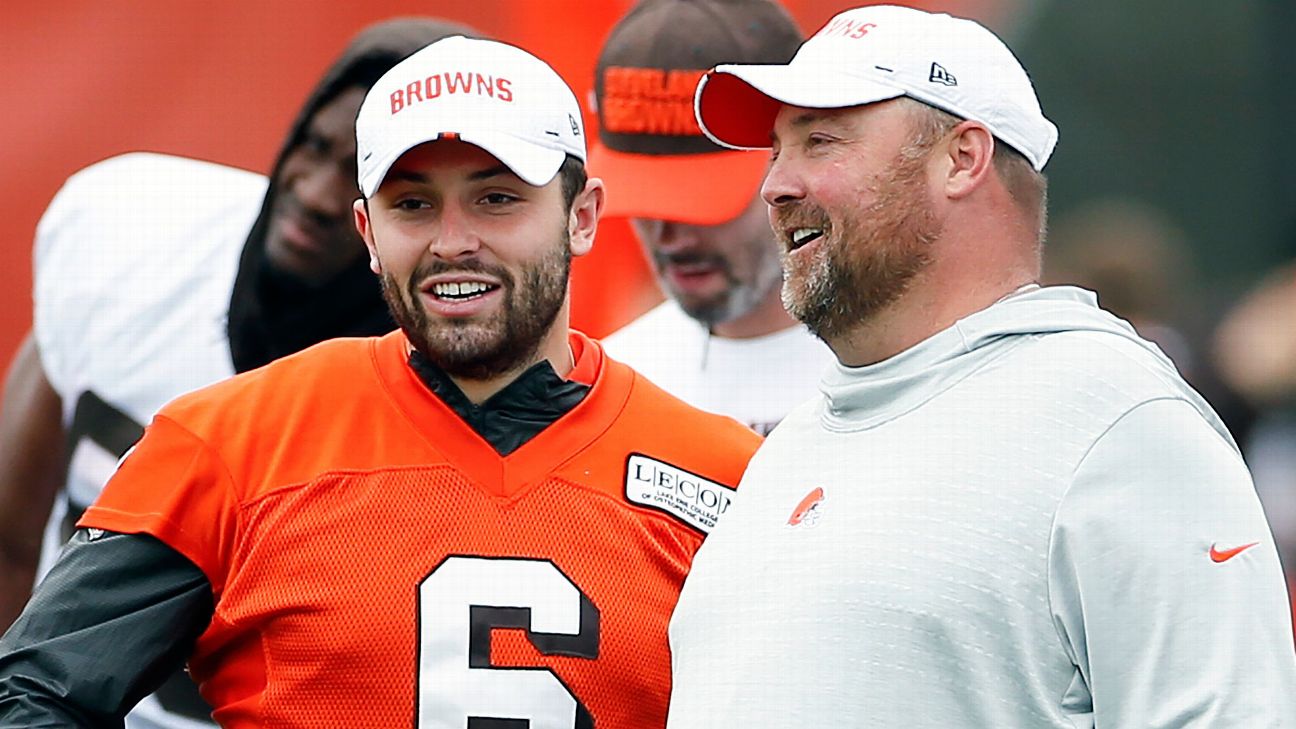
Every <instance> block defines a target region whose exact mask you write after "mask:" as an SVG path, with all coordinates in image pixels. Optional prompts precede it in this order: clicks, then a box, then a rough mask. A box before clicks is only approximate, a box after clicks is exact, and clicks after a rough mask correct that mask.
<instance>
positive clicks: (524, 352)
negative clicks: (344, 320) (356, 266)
mask: <svg viewBox="0 0 1296 729" xmlns="http://www.w3.org/2000/svg"><path fill="white" fill-rule="evenodd" d="M451 272H453V273H484V274H487V275H489V276H492V277H493V278H495V279H496V280H498V281H499V282H500V288H501V291H502V294H503V301H502V302H501V305H500V306H499V308H498V309H497V310H496V311H495V312H494V313H493V314H491V315H490V316H489V317H488V318H487V319H485V320H474V319H443V318H437V317H431V316H429V315H428V313H427V310H426V309H425V308H424V307H423V306H422V304H421V303H419V302H420V301H421V298H422V295H423V294H422V282H423V281H426V280H427V279H428V277H430V276H435V275H437V274H442V273H451ZM570 273H571V248H570V246H569V236H568V234H567V231H566V229H564V230H563V232H562V234H561V236H560V237H559V238H558V239H557V241H556V243H555V245H553V246H551V247H550V248H549V249H547V251H546V252H545V253H544V254H543V255H542V256H541V257H540V258H539V259H538V260H536V261H534V262H532V263H530V264H528V265H526V266H524V267H523V268H522V270H521V274H520V276H514V275H513V273H511V272H510V271H509V270H508V269H506V268H504V267H503V266H498V265H492V264H487V263H484V262H482V261H479V260H477V259H468V260H464V261H458V262H448V261H442V260H433V261H428V262H425V263H422V264H420V265H419V266H418V267H417V268H416V269H415V270H414V273H413V274H412V275H411V276H410V278H409V281H408V282H407V283H406V285H405V287H404V288H402V287H401V285H400V283H399V282H398V281H397V280H396V279H395V278H394V277H393V276H392V275H391V274H389V273H384V274H383V276H382V288H383V297H384V298H385V299H386V300H387V306H388V307H389V308H390V309H391V312H392V318H394V319H395V320H396V323H397V324H398V325H400V328H401V329H402V330H403V331H404V332H405V336H406V337H407V338H408V339H409V341H410V344H411V345H412V346H413V347H414V348H415V349H416V350H418V351H419V352H421V353H422V354H423V356H425V357H427V358H428V360H429V361H431V362H432V363H433V364H435V365H436V366H437V367H439V368H441V369H442V370H443V371H444V372H446V373H447V374H449V375H450V376H451V377H456V378H459V379H464V380H474V381H485V380H491V379H494V378H496V377H499V376H500V375H504V374H506V373H509V372H513V371H517V370H519V369H523V368H525V367H527V366H530V365H531V364H533V363H534V361H535V359H536V355H537V352H539V349H540V345H541V343H542V342H543V341H544V338H545V336H546V335H547V334H548V333H549V330H550V329H551V328H552V327H553V323H554V321H555V320H556V319H557V318H558V312H559V311H561V310H562V306H563V303H564V302H565V301H566V298H567V282H568V279H569V276H570Z"/></svg>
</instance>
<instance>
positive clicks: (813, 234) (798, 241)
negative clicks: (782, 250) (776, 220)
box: [792, 228, 823, 246]
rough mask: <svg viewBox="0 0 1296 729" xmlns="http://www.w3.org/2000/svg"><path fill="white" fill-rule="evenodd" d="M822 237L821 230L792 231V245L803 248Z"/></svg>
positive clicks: (803, 229)
mask: <svg viewBox="0 0 1296 729" xmlns="http://www.w3.org/2000/svg"><path fill="white" fill-rule="evenodd" d="M821 235H823V228H797V229H796V230H794V231H792V245H794V246H803V245H805V244H806V243H809V242H810V241H812V240H814V239H815V238H818V237H819V236H821Z"/></svg>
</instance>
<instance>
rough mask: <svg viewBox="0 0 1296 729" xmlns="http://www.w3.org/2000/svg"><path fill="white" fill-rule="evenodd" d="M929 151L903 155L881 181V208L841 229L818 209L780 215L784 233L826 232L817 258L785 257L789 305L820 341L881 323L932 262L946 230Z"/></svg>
mask: <svg viewBox="0 0 1296 729" xmlns="http://www.w3.org/2000/svg"><path fill="white" fill-rule="evenodd" d="M925 152H926V150H925V149H921V148H906V149H905V150H902V151H901V152H900V154H899V155H898V156H897V158H896V161H895V163H894V165H893V167H892V169H893V172H892V174H891V175H890V176H889V177H887V178H885V179H881V178H880V179H878V180H876V181H875V182H874V184H873V186H872V187H873V190H872V192H873V197H874V201H873V204H872V205H870V206H869V207H868V208H866V209H864V210H860V211H858V212H856V211H848V212H846V213H844V214H843V215H842V222H841V225H840V226H836V227H834V226H833V225H832V223H831V221H830V218H829V216H828V213H827V212H826V211H825V210H824V209H822V208H820V207H818V206H817V205H813V204H811V203H801V204H798V205H789V206H787V207H785V208H781V209H779V210H778V213H777V220H776V228H777V229H778V230H793V229H796V228H799V227H821V228H823V229H824V240H823V241H822V242H820V243H819V245H818V248H817V250H815V251H814V252H813V254H812V257H809V258H806V257H805V256H800V257H794V256H793V255H792V254H791V253H788V252H787V251H784V253H783V269H784V283H783V305H784V307H786V308H787V310H788V312H789V313H791V314H792V316H794V317H796V318H797V319H799V320H801V321H802V322H804V323H805V325H806V327H807V328H809V329H810V331H811V332H812V333H814V334H815V336H817V337H819V338H820V339H823V340H824V341H831V340H834V339H838V338H840V337H842V336H843V335H846V334H848V333H849V332H850V331H851V330H852V329H854V328H855V327H857V326H858V325H859V324H861V323H863V322H865V321H867V320H869V319H871V318H872V317H874V316H876V315H877V313H878V312H880V311H882V310H883V309H885V308H886V307H888V306H890V305H891V304H892V303H894V302H895V301H896V300H898V299H899V298H900V297H901V296H902V295H903V294H904V293H905V291H907V290H908V288H909V286H910V284H911V283H912V282H913V279H914V277H915V276H917V275H918V273H919V272H921V271H922V270H923V269H924V268H926V267H927V266H928V264H930V263H931V257H930V254H929V249H930V247H931V244H932V243H933V242H934V241H935V240H936V239H937V238H938V237H939V236H940V234H941V223H940V221H939V220H937V219H936V215H935V213H934V211H933V210H932V206H931V203H930V201H929V200H928V199H927V183H926V178H925V177H924V168H925V166H926V155H925ZM798 258H802V259H805V260H798Z"/></svg>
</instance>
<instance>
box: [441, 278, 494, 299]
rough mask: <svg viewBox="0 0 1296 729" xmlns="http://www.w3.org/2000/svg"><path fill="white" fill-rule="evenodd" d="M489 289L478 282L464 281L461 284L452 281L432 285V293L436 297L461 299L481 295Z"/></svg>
mask: <svg viewBox="0 0 1296 729" xmlns="http://www.w3.org/2000/svg"><path fill="white" fill-rule="evenodd" d="M490 288H491V287H490V286H489V285H487V284H484V283H481V282H480V281H464V282H462V283H461V282H457V281H452V282H450V283H438V284H432V293H434V294H436V295H437V296H449V297H460V298H462V297H466V296H476V295H477V294H483V293H485V292H486V291H488V290H489V289H490Z"/></svg>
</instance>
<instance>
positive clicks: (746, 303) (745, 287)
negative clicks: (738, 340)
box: [653, 236, 783, 327]
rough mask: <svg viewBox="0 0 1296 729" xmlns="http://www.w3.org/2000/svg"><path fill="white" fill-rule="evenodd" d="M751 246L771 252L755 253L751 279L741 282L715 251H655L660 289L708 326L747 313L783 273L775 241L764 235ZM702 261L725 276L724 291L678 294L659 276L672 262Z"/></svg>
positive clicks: (759, 301) (767, 293) (777, 284)
mask: <svg viewBox="0 0 1296 729" xmlns="http://www.w3.org/2000/svg"><path fill="white" fill-rule="evenodd" d="M751 245H753V246H755V245H766V246H769V250H770V253H769V254H768V255H758V259H757V261H756V265H757V266H758V269H757V270H756V271H754V272H753V273H752V279H751V280H748V281H743V280H742V279H740V278H738V277H737V276H736V275H734V272H733V266H732V265H731V263H730V261H729V259H727V258H725V257H724V256H721V255H717V254H706V255H700V254H682V255H677V256H668V255H665V254H662V253H654V254H653V262H654V264H655V265H656V268H657V273H658V276H659V278H658V280H659V281H660V282H661V287H662V289H664V290H665V291H666V292H667V294H668V295H669V296H670V297H671V298H672V299H674V300H675V303H677V304H679V307H680V308H681V309H683V310H684V313H685V314H688V316H689V318H691V319H693V320H695V321H697V322H699V323H701V324H703V325H705V326H708V327H710V326H714V325H716V324H723V323H725V322H729V321H733V320H734V319H738V318H740V317H743V316H746V315H747V314H750V313H751V312H752V311H753V310H754V309H755V308H756V307H757V306H760V304H761V303H762V302H764V301H765V297H766V296H768V295H769V294H770V293H771V292H772V291H773V290H775V287H777V286H779V285H781V284H782V280H783V275H782V270H781V268H780V267H779V263H778V257H777V253H776V250H775V246H776V245H777V244H776V243H775V242H774V240H772V239H771V238H769V237H768V236H766V237H765V238H764V239H762V240H760V241H752V242H751ZM702 260H705V261H706V262H707V263H709V264H710V265H712V266H715V267H716V268H717V269H718V270H719V271H720V273H721V275H723V276H724V278H725V288H724V290H723V291H721V292H719V293H717V294H715V295H714V296H711V297H709V298H706V299H693V298H688V297H685V296H681V295H679V294H677V293H675V292H674V291H672V290H671V288H670V285H669V284H668V283H666V282H665V277H664V276H662V275H661V272H662V271H665V270H666V266H667V265H668V264H670V263H672V262H675V263H690V262H694V261H702Z"/></svg>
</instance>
